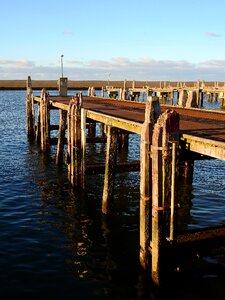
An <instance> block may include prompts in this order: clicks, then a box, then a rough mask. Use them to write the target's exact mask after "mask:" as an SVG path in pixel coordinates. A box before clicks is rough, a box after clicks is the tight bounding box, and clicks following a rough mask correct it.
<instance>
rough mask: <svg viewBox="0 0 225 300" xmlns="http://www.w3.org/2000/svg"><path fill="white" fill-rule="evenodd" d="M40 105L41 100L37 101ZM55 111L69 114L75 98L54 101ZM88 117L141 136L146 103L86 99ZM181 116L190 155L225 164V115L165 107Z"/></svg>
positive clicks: (36, 98)
mask: <svg viewBox="0 0 225 300" xmlns="http://www.w3.org/2000/svg"><path fill="white" fill-rule="evenodd" d="M34 100H35V101H37V102H39V101H40V97H34ZM49 100H50V104H51V106H52V107H55V108H58V109H63V110H66V111H68V109H69V102H70V100H71V97H58V96H56V97H54V96H51V97H50V99H49ZM82 107H83V108H84V109H85V110H87V117H89V118H91V119H93V120H95V121H98V122H102V123H105V124H108V125H111V126H116V127H118V128H120V129H123V130H127V131H129V132H132V133H137V134H141V128H142V124H143V122H144V120H145V107H146V103H139V102H133V101H126V100H115V99H108V98H103V97H83V103H82ZM169 108H170V109H174V110H175V111H176V112H177V113H178V114H179V116H180V133H179V135H180V139H181V140H183V141H185V142H186V143H187V147H188V149H189V150H190V151H193V152H196V153H199V154H202V155H206V156H210V157H213V158H219V159H222V160H225V111H224V112H223V111H215V110H214V111H213V110H203V109H197V108H181V107H177V106H168V105H161V110H162V112H163V111H165V110H166V109H169Z"/></svg>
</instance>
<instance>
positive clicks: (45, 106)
mask: <svg viewBox="0 0 225 300" xmlns="http://www.w3.org/2000/svg"><path fill="white" fill-rule="evenodd" d="M49 106H50V103H49V96H48V92H47V91H46V90H45V89H43V90H42V92H41V100H40V132H41V150H42V151H43V152H47V151H48V150H49V148H50V107H49Z"/></svg>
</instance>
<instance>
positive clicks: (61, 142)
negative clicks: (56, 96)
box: [56, 109, 67, 165]
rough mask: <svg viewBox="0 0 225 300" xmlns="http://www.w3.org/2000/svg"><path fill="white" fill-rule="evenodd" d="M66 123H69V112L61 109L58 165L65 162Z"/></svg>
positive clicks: (57, 153)
mask: <svg viewBox="0 0 225 300" xmlns="http://www.w3.org/2000/svg"><path fill="white" fill-rule="evenodd" d="M66 121H67V111H66V110H62V109H61V110H60V116H59V134H58V145H57V152H56V164H58V165H59V164H61V163H62V162H63V150H64V144H65V142H64V140H65V132H66Z"/></svg>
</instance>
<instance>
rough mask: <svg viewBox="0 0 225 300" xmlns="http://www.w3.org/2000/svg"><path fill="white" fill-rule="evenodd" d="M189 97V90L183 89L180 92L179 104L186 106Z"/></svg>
mask: <svg viewBox="0 0 225 300" xmlns="http://www.w3.org/2000/svg"><path fill="white" fill-rule="evenodd" d="M187 99H188V92H187V90H186V89H182V90H181V91H180V92H179V98H178V105H179V106H182V107H185V106H186V102H187Z"/></svg>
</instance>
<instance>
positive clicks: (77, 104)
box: [67, 94, 84, 187]
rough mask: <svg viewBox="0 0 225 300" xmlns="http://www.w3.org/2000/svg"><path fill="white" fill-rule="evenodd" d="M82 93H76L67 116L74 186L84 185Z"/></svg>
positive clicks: (69, 171) (71, 178)
mask: <svg viewBox="0 0 225 300" xmlns="http://www.w3.org/2000/svg"><path fill="white" fill-rule="evenodd" d="M81 104H82V96H81V94H80V95H79V94H76V95H75V96H74V97H73V98H72V99H71V100H70V103H69V110H68V117H67V127H68V129H67V146H68V148H67V149H68V150H67V163H68V180H69V182H70V184H71V186H72V187H75V186H76V187H82V178H83V174H82V172H83V170H84V168H83V166H82V140H81V138H82V134H81Z"/></svg>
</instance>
